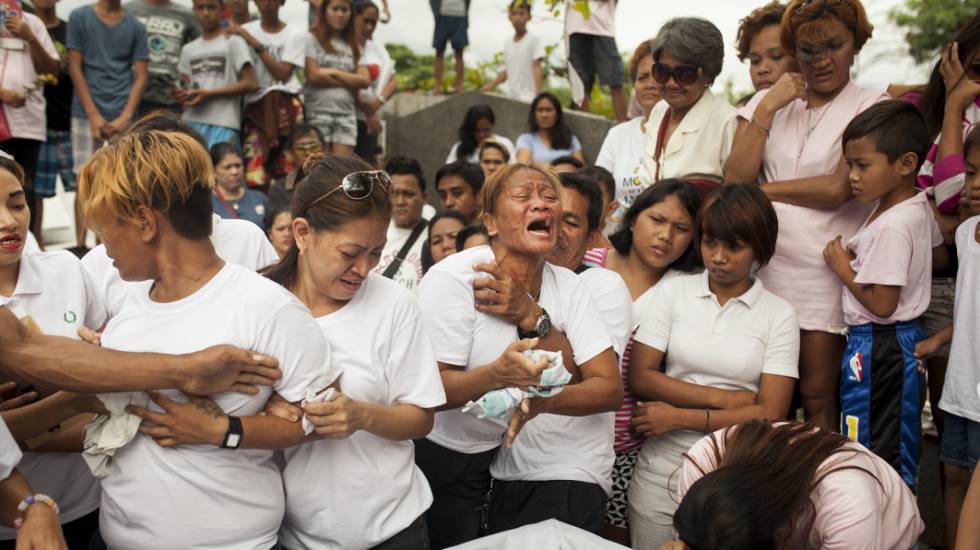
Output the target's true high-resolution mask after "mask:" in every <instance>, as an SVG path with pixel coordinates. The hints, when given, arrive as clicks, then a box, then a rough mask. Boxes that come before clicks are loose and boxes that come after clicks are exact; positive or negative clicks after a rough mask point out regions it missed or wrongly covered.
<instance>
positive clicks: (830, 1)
mask: <svg viewBox="0 0 980 550" xmlns="http://www.w3.org/2000/svg"><path fill="white" fill-rule="evenodd" d="M846 3H847V2H846V1H845V0H803V1H802V2H800V5H798V6H796V9H795V10H793V17H796V16H798V15H800V13H802V12H803V11H804V10H808V9H814V10H815V11H814V13H813V14H812V18H813V19H816V18H817V17H820V16H822V15H823V14H824V10H825V9H827V8H829V7H831V6H842V5H844V4H846Z"/></svg>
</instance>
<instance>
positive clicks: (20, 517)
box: [14, 493, 61, 531]
mask: <svg viewBox="0 0 980 550" xmlns="http://www.w3.org/2000/svg"><path fill="white" fill-rule="evenodd" d="M32 504H44V505H45V506H47V507H48V508H51V509H52V510H54V513H55V514H59V513H61V510H60V509H58V503H57V502H55V501H54V499H53V498H51V497H49V496H48V495H43V494H41V493H38V494H36V495H31V496H29V497H27V498H25V499H24V500H22V501H20V504H18V505H17V519H15V520H14V529H17V530H18V531H19V530H20V527H21V526H22V525H24V514H26V513H27V509H28V508H30V507H31V505H32Z"/></svg>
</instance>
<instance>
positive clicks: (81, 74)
mask: <svg viewBox="0 0 980 550" xmlns="http://www.w3.org/2000/svg"><path fill="white" fill-rule="evenodd" d="M65 46H66V47H67V48H68V71H69V73H70V74H71V82H72V85H73V86H74V96H73V97H72V102H71V147H72V156H73V157H74V158H73V160H74V164H75V166H79V167H80V166H81V165H82V164H84V163H85V162H86V161H87V160H88V159H89V157H91V156H92V153H94V152H95V150H96V149H98V148H99V147H102V143H103V142H104V141H105V140H107V139H109V138H111V137H113V136H115V135H117V134H120V133H121V132H122V131H123V130H124V129H125V128H126V127H127V126H128V125H129V122H130V120H131V119H132V118H133V115H135V114H136V109H137V107H139V103H140V100H141V99H142V97H143V91H144V90H145V89H146V84H147V79H148V68H147V66H148V63H149V58H150V53H149V50H148V48H147V42H146V28H145V27H144V26H143V25H142V24H141V23H140V22H139V21H137V20H136V18H135V17H133V16H132V15H127V14H126V13H125V12H124V11H123V9H122V5H121V4H120V0H97V2H95V3H94V4H92V5H89V6H82V7H80V8H76V9H75V10H73V11H72V12H71V15H69V16H68V33H67V38H66V41H65ZM75 239H76V241H77V243H76V244H77V250H78V252H82V251H84V250H85V249H86V248H85V222H84V217H83V215H82V211H81V208H80V205H79V203H78V199H77V198H76V199H75Z"/></svg>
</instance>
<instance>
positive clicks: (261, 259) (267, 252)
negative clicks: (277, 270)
mask: <svg viewBox="0 0 980 550" xmlns="http://www.w3.org/2000/svg"><path fill="white" fill-rule="evenodd" d="M278 261H279V254H276V249H275V248H273V247H272V243H270V242H269V239H267V238H265V234H262V238H261V239H258V242H257V243H256V246H255V266H248V267H249V268H251V269H252V270H254V271H259V270H260V269H265V268H267V267H269V266H270V265H272V264H274V263H276V262H278Z"/></svg>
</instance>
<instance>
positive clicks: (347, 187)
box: [303, 170, 391, 212]
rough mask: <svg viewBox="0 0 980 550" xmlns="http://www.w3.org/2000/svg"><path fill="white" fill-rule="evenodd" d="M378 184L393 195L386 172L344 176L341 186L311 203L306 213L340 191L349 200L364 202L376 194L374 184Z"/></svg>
mask: <svg viewBox="0 0 980 550" xmlns="http://www.w3.org/2000/svg"><path fill="white" fill-rule="evenodd" d="M375 182H377V183H379V184H380V185H381V187H382V188H383V189H384V190H385V192H387V193H391V177H389V176H388V173H387V172H385V171H384V170H371V171H364V172H351V173H350V174H347V175H346V176H344V179H342V180H340V185H338V186H337V187H334V188H333V189H331V190H330V191H327V192H326V193H324V194H323V195H321V196H320V198H318V199H316V200H315V201H313V202H311V203H310V204H309V205H308V206H307V207H306V208H305V209H303V211H304V212H308V211H309V210H310V208H313V206H315V205H316V204H317V203H318V202H320V201H322V200H323V199H325V198H327V197H329V196H330V195H332V194H334V193H336V192H337V190H339V189H343V191H344V194H345V195H347V198H348V199H350V200H353V201H360V200H364V199H366V198H368V197H370V196H371V193H373V192H374V183H375Z"/></svg>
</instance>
